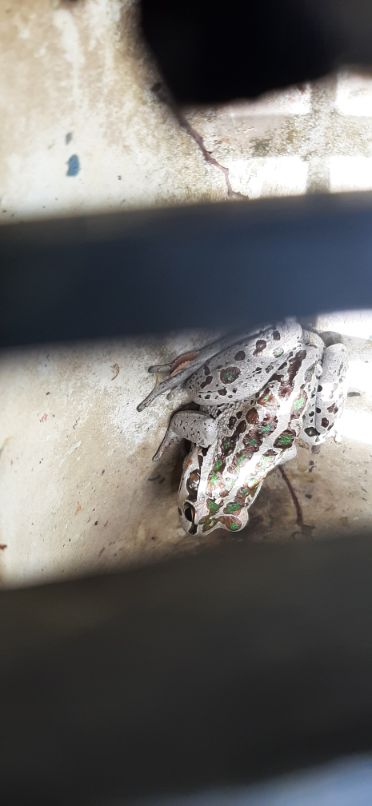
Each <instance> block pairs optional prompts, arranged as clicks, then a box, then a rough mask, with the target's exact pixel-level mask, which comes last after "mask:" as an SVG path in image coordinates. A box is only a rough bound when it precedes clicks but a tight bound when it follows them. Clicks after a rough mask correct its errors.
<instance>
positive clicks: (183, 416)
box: [153, 411, 217, 462]
mask: <svg viewBox="0 0 372 806" xmlns="http://www.w3.org/2000/svg"><path fill="white" fill-rule="evenodd" d="M182 439H188V440H189V442H193V443H195V444H196V445H200V447H201V448H208V447H209V446H210V445H212V444H213V442H215V441H216V440H217V423H216V420H214V419H213V417H209V416H208V415H207V414H201V413H200V412H198V411H177V412H176V413H175V414H173V416H172V417H171V420H170V423H169V426H168V428H167V431H166V434H165V437H164V439H163V441H162V442H161V444H160V445H159V447H158V450H157V451H156V453H155V455H154V457H153V461H154V462H157V461H158V460H159V459H160V458H161V457H162V456H163V454H164V451H165V450H166V449H167V448H168V447H169V445H172V444H174V443H175V442H179V441H180V440H182Z"/></svg>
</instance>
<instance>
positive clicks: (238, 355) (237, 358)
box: [234, 350, 245, 361]
mask: <svg viewBox="0 0 372 806" xmlns="http://www.w3.org/2000/svg"><path fill="white" fill-rule="evenodd" d="M244 359H245V352H244V350H239V352H238V353H236V355H234V361H244Z"/></svg>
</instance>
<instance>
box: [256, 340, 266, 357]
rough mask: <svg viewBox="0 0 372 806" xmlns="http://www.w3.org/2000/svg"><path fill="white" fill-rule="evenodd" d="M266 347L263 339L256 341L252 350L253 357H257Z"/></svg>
mask: <svg viewBox="0 0 372 806" xmlns="http://www.w3.org/2000/svg"><path fill="white" fill-rule="evenodd" d="M266 345H267V342H266V341H265V339H258V341H256V348H255V350H254V353H253V355H258V354H259V353H262V352H263V351H264V349H265V347H266Z"/></svg>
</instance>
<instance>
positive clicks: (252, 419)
mask: <svg viewBox="0 0 372 806" xmlns="http://www.w3.org/2000/svg"><path fill="white" fill-rule="evenodd" d="M246 418H247V422H248V423H258V420H259V417H258V411H257V409H249V411H248V413H247V415H246Z"/></svg>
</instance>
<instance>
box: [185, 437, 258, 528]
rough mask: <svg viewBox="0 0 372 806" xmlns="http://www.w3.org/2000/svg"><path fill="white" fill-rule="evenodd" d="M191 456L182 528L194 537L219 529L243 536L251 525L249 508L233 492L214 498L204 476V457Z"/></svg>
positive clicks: (186, 481) (186, 473)
mask: <svg viewBox="0 0 372 806" xmlns="http://www.w3.org/2000/svg"><path fill="white" fill-rule="evenodd" d="M195 454H196V455H194V456H193V455H192V454H191V455H189V456H188V457H187V459H186V460H185V465H184V472H183V474H182V479H181V484H180V488H179V493H178V512H179V516H180V520H181V523H182V526H183V528H184V530H185V532H187V533H188V534H190V535H198V536H201V537H205V536H206V535H208V534H210V533H211V532H214V531H215V530H216V529H225V530H227V531H229V532H239V531H240V530H241V529H243V528H244V527H245V526H246V525H247V523H248V508H247V507H246V506H245V505H244V501H243V500H242V499H241V497H240V498H239V496H238V497H237V496H236V493H235V492H234V490H233V489H231V490H229V492H227V491H226V490H222V491H220V494H217V491H216V494H215V495H213V496H212V494H211V492H210V491H208V489H207V485H206V483H205V480H204V479H203V473H202V462H201V461H200V455H199V456H198V455H197V453H196V451H195ZM221 493H222V494H221Z"/></svg>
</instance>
